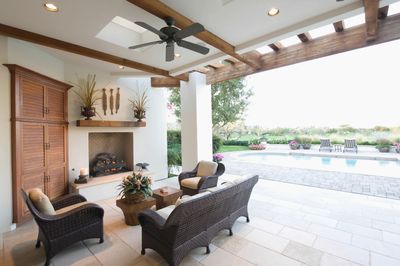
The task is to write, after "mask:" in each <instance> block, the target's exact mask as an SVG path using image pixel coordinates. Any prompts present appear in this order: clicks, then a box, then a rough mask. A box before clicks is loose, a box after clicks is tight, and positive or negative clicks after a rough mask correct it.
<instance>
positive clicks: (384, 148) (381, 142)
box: [375, 139, 392, 152]
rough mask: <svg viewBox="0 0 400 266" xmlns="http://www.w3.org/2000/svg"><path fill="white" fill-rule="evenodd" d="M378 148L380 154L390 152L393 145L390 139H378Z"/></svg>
mask: <svg viewBox="0 0 400 266" xmlns="http://www.w3.org/2000/svg"><path fill="white" fill-rule="evenodd" d="M376 144H377V145H376V146H375V148H377V149H378V150H379V152H389V151H390V148H391V147H392V143H391V142H390V141H389V140H388V139H378V140H377V141H376Z"/></svg>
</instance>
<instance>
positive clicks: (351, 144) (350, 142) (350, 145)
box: [343, 139, 358, 153]
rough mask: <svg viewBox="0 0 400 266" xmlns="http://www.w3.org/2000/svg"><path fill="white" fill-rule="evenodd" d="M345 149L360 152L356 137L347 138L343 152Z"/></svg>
mask: <svg viewBox="0 0 400 266" xmlns="http://www.w3.org/2000/svg"><path fill="white" fill-rule="evenodd" d="M345 151H355V152H356V153H358V147H357V143H356V140H355V139H345V140H344V145H343V152H345Z"/></svg>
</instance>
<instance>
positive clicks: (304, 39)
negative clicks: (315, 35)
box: [297, 32, 312, 42]
mask: <svg viewBox="0 0 400 266" xmlns="http://www.w3.org/2000/svg"><path fill="white" fill-rule="evenodd" d="M297 37H298V38H299V39H300V41H301V42H308V41H311V40H312V37H311V35H310V33H308V32H304V33H300V34H298V35H297Z"/></svg>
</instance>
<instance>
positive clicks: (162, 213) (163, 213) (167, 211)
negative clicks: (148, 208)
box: [156, 205, 175, 220]
mask: <svg viewBox="0 0 400 266" xmlns="http://www.w3.org/2000/svg"><path fill="white" fill-rule="evenodd" d="M174 209H175V205H170V206H167V207H165V208H162V209H159V210H157V211H156V212H157V213H158V214H159V215H160V216H161V217H162V218H164V219H165V220H167V219H168V217H169V215H170V214H171V212H172V211H173V210H174Z"/></svg>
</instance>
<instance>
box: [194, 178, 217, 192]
mask: <svg viewBox="0 0 400 266" xmlns="http://www.w3.org/2000/svg"><path fill="white" fill-rule="evenodd" d="M218 177H219V176H218V175H212V176H206V177H202V178H201V179H200V181H199V184H198V188H199V190H203V189H207V188H210V187H216V186H217V183H218Z"/></svg>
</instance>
